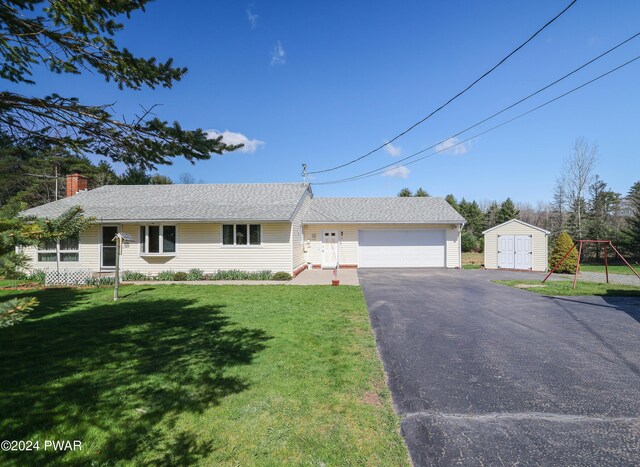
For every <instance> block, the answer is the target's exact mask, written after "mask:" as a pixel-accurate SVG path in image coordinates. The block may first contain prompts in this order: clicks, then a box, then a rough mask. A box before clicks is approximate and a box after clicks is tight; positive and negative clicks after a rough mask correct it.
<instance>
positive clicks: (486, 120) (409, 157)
mask: <svg viewBox="0 0 640 467" xmlns="http://www.w3.org/2000/svg"><path fill="white" fill-rule="evenodd" d="M638 36H640V32H638V33H636V34H634V35H632V36H631V37H629V38H627V39H625V40H623V41H622V42H620V43H618V44H616V45H614V46H613V47H611V48H610V49H608V50H606V51H604V52H602V53H601V54H600V55H598V56H596V57H594V58H592V59H591V60H589V61H587V62H586V63H584V64H582V65H580V66H579V67H577V68H574V69H573V70H571V71H570V72H568V73H566V74H565V75H563V76H561V77H560V78H558V79H556V80H554V81H552V82H551V83H549V84H547V85H546V86H543V87H541V88H540V89H538V90H537V91H534V92H532V93H531V94H529V95H527V96H525V97H523V98H522V99H520V100H518V101H516V102H514V103H513V104H511V105H508V106H507V107H504V108H503V109H501V110H499V111H498V112H496V113H494V114H493V115H490V116H489V117H486V118H484V119H482V120H480V121H479V122H476V123H474V124H473V125H471V126H468V127H467V128H465V129H464V130H461V131H459V132H457V133H455V134H453V135H451V136H449V137H447V138H445V139H443V140H442V141H438V142H437V143H435V144H432V145H431V146H429V147H427V148H423V149H422V150H420V151H419V152H417V153H414V154H411V155H409V156H406V157H403V158H402V159H398V160H395V161H394V162H392V163H390V164H388V165H386V166H384V167H383V168H388V167H392V166H394V165H395V166H397V165H398V164H399V163H401V162H404V161H406V160H409V159H411V158H413V157H415V156H416V155H418V154H421V153H423V152H425V151H428V150H429V149H433V148H435V147H437V146H438V145H440V144H443V143H445V142H447V141H450V140H451V139H452V138H456V137H457V136H460V135H461V134H463V133H466V132H467V131H469V130H471V129H473V128H475V127H477V126H480V125H482V124H483V123H486V122H488V121H489V120H491V119H493V118H495V117H497V116H498V115H500V114H502V113H504V112H506V111H507V110H510V109H512V108H513V107H515V106H517V105H519V104H521V103H523V102H524V101H526V100H528V99H530V98H532V97H534V96H536V95H538V94H540V93H541V92H542V91H545V90H547V89H549V88H550V87H552V86H554V85H556V84H558V83H559V82H561V81H563V80H565V79H566V78H568V77H569V76H572V75H574V74H575V73H577V72H578V71H580V70H582V69H583V68H585V67H587V66H588V65H591V64H592V63H594V62H596V61H597V60H599V59H601V58H602V57H604V56H605V55H607V54H609V53H611V52H613V51H614V50H616V49H618V48H619V47H621V46H623V45H624V44H626V43H627V42H629V41H631V40H633V39H635V38H636V37H638ZM465 141H466V140H465ZM376 170H378V169H376ZM356 177H357V176H356ZM349 178H350V177H349Z"/></svg>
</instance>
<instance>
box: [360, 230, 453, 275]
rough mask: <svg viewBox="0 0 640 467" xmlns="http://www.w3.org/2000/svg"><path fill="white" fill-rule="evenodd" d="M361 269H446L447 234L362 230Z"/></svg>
mask: <svg viewBox="0 0 640 467" xmlns="http://www.w3.org/2000/svg"><path fill="white" fill-rule="evenodd" d="M358 245H359V246H358V266H359V267H361V268H441V267H444V255H445V234H444V230H442V229H429V230H360V231H359V232H358Z"/></svg>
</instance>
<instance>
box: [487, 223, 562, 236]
mask: <svg viewBox="0 0 640 467" xmlns="http://www.w3.org/2000/svg"><path fill="white" fill-rule="evenodd" d="M514 222H517V223H518V224H522V225H524V226H526V227H531V228H532V229H535V230H539V231H540V232H543V233H544V234H545V235H549V234H550V233H551V232H549V231H548V230H545V229H543V228H542V227H536V226H535V225H531V224H527V223H526V222H523V221H521V220H519V219H511V220H508V221H506V222H503V223H502V224H498V225H496V226H494V227H491V228H490V229H487V230H485V231H484V232H482V235H484V234H487V233H489V232H492V231H494V230H496V229H499V228H500V227H503V226H505V225H508V224H512V223H514Z"/></svg>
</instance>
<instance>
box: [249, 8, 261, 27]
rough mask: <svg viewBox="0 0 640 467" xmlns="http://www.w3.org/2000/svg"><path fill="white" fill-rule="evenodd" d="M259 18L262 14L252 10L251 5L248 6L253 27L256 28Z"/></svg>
mask: <svg viewBox="0 0 640 467" xmlns="http://www.w3.org/2000/svg"><path fill="white" fill-rule="evenodd" d="M258 18H260V15H258V14H256V13H254V12H252V11H251V7H249V8H247V19H248V20H249V24H250V25H251V29H255V27H256V26H257V25H258Z"/></svg>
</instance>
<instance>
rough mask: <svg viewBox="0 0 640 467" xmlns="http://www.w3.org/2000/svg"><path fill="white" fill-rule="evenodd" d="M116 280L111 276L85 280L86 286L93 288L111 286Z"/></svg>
mask: <svg viewBox="0 0 640 467" xmlns="http://www.w3.org/2000/svg"><path fill="white" fill-rule="evenodd" d="M115 281H116V279H115V277H113V276H103V277H90V278H89V279H87V281H86V284H87V285H93V286H94V287H101V286H106V285H113V284H114V283H115Z"/></svg>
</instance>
